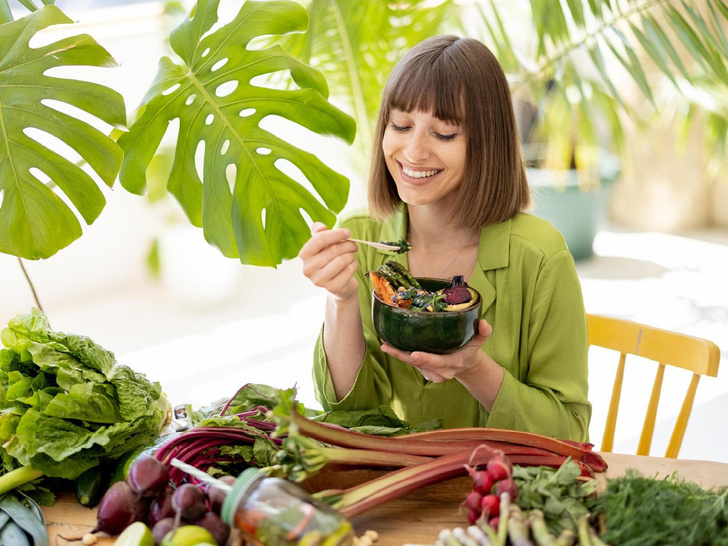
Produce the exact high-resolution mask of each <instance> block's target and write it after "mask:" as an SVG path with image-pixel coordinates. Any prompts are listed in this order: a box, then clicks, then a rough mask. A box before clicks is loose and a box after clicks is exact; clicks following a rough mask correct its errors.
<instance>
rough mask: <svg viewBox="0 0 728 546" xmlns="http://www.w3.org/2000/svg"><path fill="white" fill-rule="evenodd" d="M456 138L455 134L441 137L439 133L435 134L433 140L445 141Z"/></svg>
mask: <svg viewBox="0 0 728 546" xmlns="http://www.w3.org/2000/svg"><path fill="white" fill-rule="evenodd" d="M456 136H458V134H457V133H453V134H451V135H442V134H440V133H435V138H437V139H439V140H445V141H447V140H454V139H455V137H456Z"/></svg>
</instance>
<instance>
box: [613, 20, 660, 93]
mask: <svg viewBox="0 0 728 546" xmlns="http://www.w3.org/2000/svg"><path fill="white" fill-rule="evenodd" d="M612 30H613V31H614V33H615V34H616V35H617V36H618V37H619V39H620V41H621V42H622V45H623V47H624V51H625V53H627V57H629V60H627V59H626V58H624V56H623V55H621V54H620V53H619V51H618V50H617V48H616V47H615V46H614V45H613V44H612V42H611V41H609V40H607V47H609V49H610V50H611V52H612V54H613V55H614V56H615V57H616V58H617V60H619V62H620V63H622V66H624V68H625V69H626V70H627V72H628V73H629V75H630V76H632V79H634V81H635V82H636V83H637V85H638V86H639V88H640V89H641V90H642V93H644V95H645V96H646V97H647V99H648V100H649V101H650V102H651V103H652V104H653V105H654V104H655V99H654V97H653V96H652V90H651V89H650V83H649V82H648V81H647V76H646V75H645V71H644V69H643V68H642V63H641V62H640V60H639V58H638V57H637V55H636V54H635V52H634V49H632V44H630V43H629V40H627V37H626V36H625V35H624V34H623V33H622V32H621V31H620V30H619V29H618V28H616V27H613V28H612Z"/></svg>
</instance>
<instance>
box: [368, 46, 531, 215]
mask: <svg viewBox="0 0 728 546" xmlns="http://www.w3.org/2000/svg"><path fill="white" fill-rule="evenodd" d="M392 109H397V110H402V111H404V112H412V111H423V112H431V113H432V114H434V116H435V117H437V118H439V119H441V120H443V121H445V122H449V123H456V124H458V125H460V126H461V127H462V128H463V131H464V133H465V135H466V136H467V143H468V144H467V153H466V162H467V164H466V168H465V174H464V176H463V180H462V183H461V184H460V188H459V190H458V191H459V194H458V197H457V200H456V202H455V204H454V207H455V210H463V211H468V214H454V215H453V218H456V219H457V225H458V226H459V227H462V228H467V229H480V228H481V227H483V226H486V225H488V224H493V223H496V222H503V221H505V220H509V219H511V218H513V217H514V216H516V215H517V214H518V213H519V212H521V211H523V210H525V209H526V208H528V206H529V204H530V194H529V190H528V182H527V180H526V171H525V168H524V163H523V159H522V156H521V148H520V143H519V140H518V129H517V128H516V119H515V115H514V113H513V104H512V102H511V93H510V89H509V87H508V82H507V81H506V77H505V74H504V73H503V69H502V68H501V66H500V64H498V60H497V59H496V58H495V56H494V55H493V54H492V53H491V52H490V50H489V49H488V48H487V47H485V45H483V44H482V43H480V42H479V41H478V40H474V39H472V38H459V37H457V36H436V37H434V38H429V39H427V40H424V41H423V42H420V43H419V44H418V45H416V46H415V47H413V48H412V49H411V50H410V51H409V52H408V53H407V54H406V55H405V56H404V57H403V58H402V59H401V60H400V61H399V62H398V63H397V65H396V66H395V67H394V70H392V73H391V75H390V76H389V80H388V81H387V85H386V87H385V88H384V94H383V96H382V103H381V106H380V107H379V118H378V119H377V127H376V131H375V140H374V148H373V152H372V160H371V165H370V173H369V187H368V192H369V207H370V211H371V214H372V215H373V216H374V218H377V219H379V220H383V219H384V218H386V217H387V216H389V215H390V214H391V213H392V212H394V211H395V210H396V209H397V208H398V206H399V204H400V203H401V199H400V198H399V195H398V194H397V188H396V186H395V184H394V180H393V179H392V175H391V174H390V173H389V169H387V165H386V163H385V159H384V154H383V153H382V139H383V138H384V132H385V130H386V128H387V125H388V124H389V117H390V112H391V110H392Z"/></svg>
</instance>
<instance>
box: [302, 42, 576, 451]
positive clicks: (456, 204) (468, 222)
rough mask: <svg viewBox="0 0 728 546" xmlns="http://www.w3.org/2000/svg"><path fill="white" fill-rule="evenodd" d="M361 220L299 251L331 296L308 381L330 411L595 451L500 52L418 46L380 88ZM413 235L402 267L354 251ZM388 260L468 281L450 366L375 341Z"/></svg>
mask: <svg viewBox="0 0 728 546" xmlns="http://www.w3.org/2000/svg"><path fill="white" fill-rule="evenodd" d="M369 205H370V209H371V210H370V214H371V215H372V216H371V217H370V216H369V215H368V214H352V215H350V217H348V218H346V219H344V220H342V221H341V222H340V227H338V228H336V229H331V230H329V229H327V228H326V226H324V225H323V224H320V223H316V224H314V225H313V226H312V228H311V233H312V236H311V239H310V240H309V241H308V242H307V243H306V244H305V245H304V247H303V248H302V249H301V252H300V254H299V256H300V258H301V260H302V262H303V272H304V274H305V275H306V276H307V277H308V278H309V279H310V280H311V281H312V282H313V283H314V284H316V285H317V286H320V287H322V288H324V289H326V290H327V292H328V297H327V303H326V315H325V323H324V328H323V330H322V334H321V336H320V338H319V340H318V342H317V347H316V354H315V362H314V379H315V385H316V392H317V397H318V399H319V401H320V402H321V404H322V405H323V407H324V408H325V409H327V410H329V409H331V410H335V409H336V410H354V409H365V408H375V407H377V406H378V405H380V404H386V405H389V406H391V407H392V408H393V409H394V411H395V412H396V413H397V414H398V415H399V416H400V417H401V418H403V419H405V420H407V421H409V422H410V423H411V424H417V423H420V422H424V421H427V420H430V419H434V418H440V419H442V423H443V426H445V427H464V426H488V427H493V428H508V429H516V430H525V431H530V432H536V433H539V434H544V435H548V436H556V437H558V438H563V439H572V440H578V441H585V440H587V438H588V426H589V418H590V415H591V406H590V404H589V402H588V400H587V336H586V317H585V312H584V305H583V301H582V295H581V289H580V285H579V280H578V277H577V274H576V269H575V267H574V262H573V259H572V257H571V255H570V254H569V251H568V249H567V247H566V244H565V243H564V240H563V237H562V236H561V234H560V233H558V231H556V230H555V229H554V228H553V227H552V226H551V225H550V224H548V223H547V222H545V221H543V220H540V219H537V218H535V217H532V216H530V215H527V214H524V213H523V211H524V210H525V209H526V208H527V207H528V205H529V192H528V185H527V181H526V175H525V170H524V166H523V161H522V158H521V155H520V148H519V142H518V135H517V130H516V124H515V118H514V114H513V107H512V103H511V96H510V91H509V88H508V84H507V82H506V78H505V75H504V74H503V70H502V69H501V67H500V65H499V64H498V61H497V60H496V59H495V57H494V56H493V54H492V53H491V52H490V51H489V50H488V49H487V48H486V47H485V46H484V45H483V44H481V43H480V42H478V41H477V40H473V39H461V38H458V37H455V36H439V37H435V38H431V39H428V40H425V41H424V42H422V43H420V44H419V45H417V46H416V47H414V48H413V49H412V50H411V51H410V52H408V53H407V55H405V57H404V58H403V59H402V60H401V61H400V62H399V63H398V64H397V66H396V67H395V68H394V70H393V72H392V74H391V76H390V78H389V80H388V82H387V85H386V88H385V90H384V94H383V98H382V104H381V107H380V112H379V119H378V122H377V129H376V142H375V148H374V152H373V157H372V162H371V172H370V175H369ZM348 237H354V238H357V239H365V240H370V241H380V240H386V241H396V240H399V239H401V238H406V239H407V241H408V242H409V243H410V244H411V245H412V249H411V250H410V251H409V252H408V253H407V254H406V255H393V254H392V253H389V252H385V251H378V250H375V249H370V248H369V247H366V248H363V247H362V248H359V247H357V245H356V244H355V243H353V242H351V241H347V238H348ZM388 259H395V260H397V261H400V262H401V263H402V264H404V265H405V266H406V267H408V268H409V270H410V271H411V273H412V274H413V275H414V276H415V277H445V278H449V277H452V276H453V275H463V276H464V277H465V280H466V281H467V282H468V284H469V285H470V286H472V287H473V288H475V289H476V290H478V291H479V292H480V293H481V295H482V296H483V298H484V301H483V308H482V316H481V320H480V322H479V328H478V334H477V336H476V337H475V339H473V341H472V342H471V343H469V344H468V345H467V346H466V347H464V348H463V349H460V350H459V351H456V352H455V353H452V354H449V355H434V354H428V353H424V352H412V353H406V352H404V351H400V350H397V349H395V348H393V347H391V346H389V345H387V344H386V343H385V344H383V343H382V342H380V340H379V339H378V338H377V336H376V333H375V332H374V327H373V324H372V320H371V291H372V287H371V284H370V283H369V282H368V279H367V278H366V277H365V276H364V275H365V274H366V273H367V272H368V271H373V270H376V269H377V267H379V265H381V264H382V263H383V262H385V261H386V260H388Z"/></svg>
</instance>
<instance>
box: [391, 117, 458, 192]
mask: <svg viewBox="0 0 728 546" xmlns="http://www.w3.org/2000/svg"><path fill="white" fill-rule="evenodd" d="M466 150H467V138H466V136H465V134H464V131H463V128H462V127H461V126H459V125H453V124H452V123H449V122H445V121H443V120H441V119H438V118H436V117H435V116H433V115H432V114H430V113H427V112H420V111H413V112H404V111H402V110H396V109H392V111H391V113H390V116H389V122H388V124H387V129H386V130H385V131H384V139H383V140H382V151H383V152H384V157H385V160H386V163H387V167H388V168H389V172H390V173H391V175H392V178H393V179H394V183H395V184H396V185H397V191H398V193H399V197H400V199H402V201H404V202H405V203H407V204H408V205H415V206H419V205H431V204H436V203H441V204H444V203H447V202H448V201H450V200H452V199H453V198H454V197H455V195H456V193H455V190H456V189H457V188H458V187H459V186H460V183H461V181H462V179H463V175H464V173H465V159H466Z"/></svg>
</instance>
